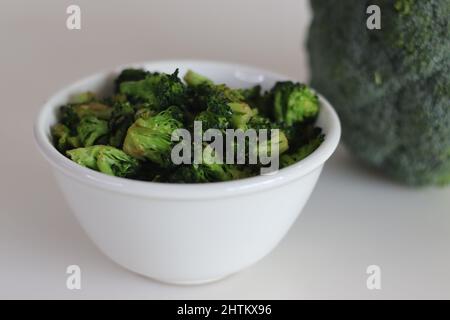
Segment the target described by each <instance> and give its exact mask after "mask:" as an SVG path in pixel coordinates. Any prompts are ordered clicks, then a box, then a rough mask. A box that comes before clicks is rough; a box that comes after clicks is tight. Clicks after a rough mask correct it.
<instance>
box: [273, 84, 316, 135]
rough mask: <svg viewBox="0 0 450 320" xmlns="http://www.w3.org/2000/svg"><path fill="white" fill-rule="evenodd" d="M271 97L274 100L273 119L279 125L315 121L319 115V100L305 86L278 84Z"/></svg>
mask: <svg viewBox="0 0 450 320" xmlns="http://www.w3.org/2000/svg"><path fill="white" fill-rule="evenodd" d="M270 95H271V98H272V99H273V117H274V118H275V120H276V121H277V122H279V123H283V124H285V125H287V126H291V125H293V124H295V123H300V122H303V121H304V120H306V119H314V118H315V117H317V115H318V114H319V99H318V97H317V95H316V94H315V93H314V91H312V90H311V89H310V88H308V87H307V86H306V85H304V84H300V83H294V82H292V81H283V82H277V84H276V85H275V86H274V87H273V88H272V90H271V92H270Z"/></svg>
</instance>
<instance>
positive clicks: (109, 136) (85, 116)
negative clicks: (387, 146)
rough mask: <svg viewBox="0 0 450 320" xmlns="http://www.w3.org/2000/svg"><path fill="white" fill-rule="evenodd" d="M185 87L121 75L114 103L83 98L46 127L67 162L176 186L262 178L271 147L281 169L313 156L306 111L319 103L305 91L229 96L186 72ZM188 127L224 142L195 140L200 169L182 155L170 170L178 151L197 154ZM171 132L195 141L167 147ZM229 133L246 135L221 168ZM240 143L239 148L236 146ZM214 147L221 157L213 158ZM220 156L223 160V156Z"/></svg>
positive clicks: (256, 90)
mask: <svg viewBox="0 0 450 320" xmlns="http://www.w3.org/2000/svg"><path fill="white" fill-rule="evenodd" d="M184 80H185V83H186V85H185V84H184V83H183V82H182V81H181V79H179V77H178V71H175V72H174V73H173V74H165V73H157V72H148V71H145V70H141V69H126V70H124V71H122V72H121V73H120V74H119V76H118V77H117V78H116V80H115V82H114V85H115V88H114V94H113V95H110V96H107V97H105V98H99V97H97V96H96V95H95V94H93V93H91V92H84V93H81V94H79V95H76V96H74V97H72V99H71V100H70V101H69V102H68V103H67V104H66V105H64V106H62V107H61V108H60V110H59V113H58V120H59V122H58V123H56V124H55V125H54V126H52V127H51V134H52V137H53V143H54V145H55V147H56V148H57V149H58V150H59V151H60V152H61V153H63V154H65V155H66V156H67V157H69V158H70V159H71V160H73V161H75V162H76V163H78V164H80V165H82V166H85V167H87V168H90V169H93V170H97V171H100V172H103V173H106V174H109V175H114V176H118V177H126V178H130V179H138V180H144V181H153V182H176V183H204V182H218V181H230V180H236V179H243V178H247V177H252V176H255V175H258V174H260V173H264V172H263V171H262V170H263V169H266V168H267V166H268V163H267V161H266V160H271V159H270V158H271V156H272V150H271V148H272V145H271V142H272V141H274V142H275V143H276V144H277V146H278V149H279V153H280V154H283V155H282V156H283V157H284V158H283V159H285V160H284V163H287V162H289V164H290V163H293V162H294V161H296V159H297V160H300V159H301V158H303V157H306V156H307V155H308V154H309V153H311V152H313V151H314V149H313V148H312V147H311V146H312V145H313V143H312V141H313V139H314V138H317V137H318V135H319V134H320V129H318V128H316V127H315V126H314V123H313V121H312V120H314V119H315V116H316V115H317V112H318V109H317V110H316V113H314V112H312V111H311V110H312V109H313V106H312V104H313V103H312V102H311V101H314V98H316V99H317V97H316V96H315V95H314V94H313V93H312V91H309V89H308V88H307V87H305V86H303V85H300V84H294V83H292V82H283V83H277V84H276V85H275V87H274V88H272V90H270V91H266V92H262V91H261V87H260V86H254V87H251V88H245V89H232V88H230V87H228V86H226V85H225V84H216V83H214V82H213V81H212V80H210V79H208V78H206V77H205V76H203V75H200V74H198V73H196V72H194V71H188V72H187V74H186V75H185V77H184ZM308 94H310V95H308ZM317 108H318V106H317ZM277 112H278V113H279V115H278V113H277ZM194 121H201V122H202V130H203V133H204V132H206V131H207V130H208V129H219V131H218V133H217V132H216V134H220V133H222V134H224V136H223V137H222V138H223V140H221V139H220V138H217V137H216V136H214V137H213V139H212V141H209V142H208V143H211V144H207V141H206V140H203V139H209V138H205V137H201V139H202V140H201V141H200V143H201V149H200V151H202V155H201V160H202V161H201V163H198V161H197V160H198V159H197V157H198V154H195V155H194V154H190V155H189V154H188V157H187V158H186V157H183V161H181V163H180V164H178V163H177V164H175V163H173V162H172V159H171V157H172V152H173V150H174V147H175V145H176V144H178V143H182V144H181V145H180V146H182V147H183V149H182V151H183V155H184V152H185V150H184V147H186V146H187V148H188V149H191V150H190V151H191V153H192V150H198V149H197V148H196V147H195V146H196V145H195V143H198V141H195V139H196V138H195V136H196V134H197V133H196V132H194V131H195V130H194V129H195V128H196V127H195V126H194ZM177 129H185V130H184V131H182V132H184V133H187V134H190V135H191V136H192V134H193V135H194V141H193V140H190V141H187V140H186V141H185V140H184V139H185V138H184V136H183V141H178V140H177V141H172V138H173V134H174V132H175V130H177ZM229 129H237V130H240V132H237V133H243V134H244V138H243V137H242V135H239V134H236V135H235V136H233V139H234V140H232V141H231V147H232V148H234V149H233V151H234V158H235V159H234V160H236V159H238V160H239V161H238V164H227V163H226V162H227V161H228V159H224V158H220V157H219V154H216V153H215V152H220V153H222V152H223V151H224V150H226V148H227V146H228V143H229V141H228V140H227V137H226V135H227V133H228V132H229ZM247 129H254V130H261V129H265V130H267V134H268V141H267V142H266V141H264V137H262V136H261V134H263V133H261V132H260V133H256V136H255V135H254V133H253V132H250V133H249V134H248V136H247V135H246V133H245V132H246V130H247ZM271 129H279V130H280V131H279V135H277V136H270V135H271ZM231 131H233V130H231ZM213 135H214V134H213ZM258 135H259V136H258ZM180 139H181V137H180ZM216 139H217V140H216ZM270 139H272V140H270ZM274 139H275V140H274ZM174 140H176V139H174ZM242 142H243V143H244V144H245V146H240V145H239V144H240V143H242ZM251 142H252V143H251ZM253 142H255V143H256V145H253ZM213 143H214V147H213ZM216 145H217V146H218V147H219V148H221V147H223V148H222V150H220V149H218V150H216V149H215V148H216ZM314 146H318V143H316V144H314ZM239 147H245V149H239ZM297 149H298V150H297ZM243 150H244V151H243ZM180 152H181V149H180ZM186 152H188V151H186ZM194 153H195V151H194ZM221 156H228V154H226V151H225V155H221ZM263 157H264V158H263ZM186 159H187V160H191V161H190V162H192V163H193V164H189V161H186ZM250 159H251V161H250ZM241 161H242V162H244V163H242V164H241ZM253 161H255V162H256V163H255V162H253ZM270 164H272V163H270ZM284 165H287V164H284ZM275 169H276V168H275Z"/></svg>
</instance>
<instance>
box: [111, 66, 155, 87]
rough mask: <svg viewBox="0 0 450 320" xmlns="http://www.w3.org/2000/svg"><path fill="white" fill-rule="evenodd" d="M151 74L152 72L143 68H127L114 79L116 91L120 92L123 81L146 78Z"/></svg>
mask: <svg viewBox="0 0 450 320" xmlns="http://www.w3.org/2000/svg"><path fill="white" fill-rule="evenodd" d="M148 75H150V72H148V71H145V70H143V69H132V68H130V69H125V70H122V72H121V73H120V74H119V76H118V77H117V78H116V80H115V81H114V91H115V92H119V90H120V85H121V84H122V83H123V82H132V81H139V80H144V79H145V77H146V76H148Z"/></svg>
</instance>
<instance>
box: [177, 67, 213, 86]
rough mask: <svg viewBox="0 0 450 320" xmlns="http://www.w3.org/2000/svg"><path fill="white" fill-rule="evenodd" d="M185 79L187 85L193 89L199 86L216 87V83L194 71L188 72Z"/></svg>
mask: <svg viewBox="0 0 450 320" xmlns="http://www.w3.org/2000/svg"><path fill="white" fill-rule="evenodd" d="M183 79H184V81H185V82H186V83H187V85H188V86H191V87H197V86H199V85H214V82H212V81H211V80H210V79H208V78H207V77H205V76H203V75H201V74H199V73H197V72H194V71H192V70H188V71H187V72H186V74H185V75H184V77H183Z"/></svg>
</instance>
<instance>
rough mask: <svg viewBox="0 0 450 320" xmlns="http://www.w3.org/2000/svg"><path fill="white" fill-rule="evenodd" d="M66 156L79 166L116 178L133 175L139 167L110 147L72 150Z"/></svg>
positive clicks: (101, 146)
mask: <svg viewBox="0 0 450 320" xmlns="http://www.w3.org/2000/svg"><path fill="white" fill-rule="evenodd" d="M67 155H68V156H69V157H70V158H71V159H72V160H73V161H75V162H76V163H78V164H79V165H82V166H84V167H87V168H90V169H94V170H98V171H100V172H103V173H106V174H109V175H112V176H117V177H127V176H130V175H133V174H134V173H135V172H136V170H137V169H138V167H139V162H138V161H137V160H136V159H134V158H133V157H130V156H129V155H127V154H126V153H125V152H123V151H122V150H119V149H116V148H114V147H111V146H104V145H96V146H91V147H86V148H78V149H73V150H69V151H67Z"/></svg>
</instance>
